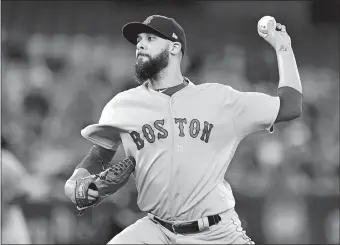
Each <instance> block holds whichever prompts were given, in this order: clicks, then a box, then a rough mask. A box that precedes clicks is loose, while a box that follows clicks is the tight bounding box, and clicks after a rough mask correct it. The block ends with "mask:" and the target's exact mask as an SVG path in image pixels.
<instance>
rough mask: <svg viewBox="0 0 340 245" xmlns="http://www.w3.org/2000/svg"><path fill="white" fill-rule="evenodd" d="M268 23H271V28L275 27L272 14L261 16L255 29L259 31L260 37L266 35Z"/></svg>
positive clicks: (268, 27)
mask: <svg viewBox="0 0 340 245" xmlns="http://www.w3.org/2000/svg"><path fill="white" fill-rule="evenodd" d="M270 25H272V27H273V29H274V28H275V27H276V20H275V18H274V17H272V16H263V17H262V18H261V19H260V20H259V21H258V23H257V30H258V32H259V35H260V36H262V37H266V36H267V35H268V31H269V29H270Z"/></svg>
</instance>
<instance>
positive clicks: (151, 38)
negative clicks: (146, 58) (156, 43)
mask: <svg viewBox="0 0 340 245" xmlns="http://www.w3.org/2000/svg"><path fill="white" fill-rule="evenodd" d="M155 38H156V37H154V36H149V37H148V41H152V40H154V39H155Z"/></svg>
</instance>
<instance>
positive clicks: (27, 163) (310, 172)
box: [1, 1, 340, 244]
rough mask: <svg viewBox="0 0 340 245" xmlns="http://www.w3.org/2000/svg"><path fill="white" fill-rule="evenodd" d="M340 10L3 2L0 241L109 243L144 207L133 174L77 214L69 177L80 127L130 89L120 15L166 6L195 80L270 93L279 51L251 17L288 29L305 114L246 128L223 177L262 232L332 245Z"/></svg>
mask: <svg viewBox="0 0 340 245" xmlns="http://www.w3.org/2000/svg"><path fill="white" fill-rule="evenodd" d="M339 9H340V5H339V1H315V2H312V1H301V2H299V1H273V2H270V1H171V2H169V1H168V2H164V1H138V2H137V1H135V2H132V1H126V2H124V1H110V2H104V1H53V2H52V1H2V6H1V22H2V32H1V37H2V49H1V57H2V63H1V64H2V71H1V77H2V86H1V111H2V113H1V122H2V130H1V135H2V154H1V159H2V161H1V162H2V175H1V176H2V178H1V179H2V216H1V219H2V242H3V243H18V242H19V241H20V240H21V241H23V242H25V241H26V242H31V243H36V244H39V243H47V244H48V243H52V244H66V243H86V244H93V243H106V242H108V241H109V240H110V239H111V238H112V237H113V236H114V235H115V234H117V232H119V231H121V230H122V229H124V228H125V227H126V226H128V225H130V224H131V223H133V222H134V221H136V220H137V219H138V218H140V217H142V216H143V215H145V214H144V213H141V212H140V211H139V209H138V207H137V205H136V195H137V193H136V187H135V183H134V180H133V179H131V180H130V181H129V183H128V184H127V186H125V187H124V188H122V189H121V190H120V191H119V192H118V193H116V194H115V195H113V196H112V197H110V198H109V199H108V200H107V201H105V202H104V203H102V204H101V205H100V206H98V207H96V208H95V209H93V210H91V211H89V212H87V213H86V214H85V215H84V216H81V217H77V216H76V209H75V206H74V205H73V204H71V203H70V201H69V200H68V199H67V198H66V197H65V195H64V189H63V187H64V183H65V181H66V179H67V178H69V177H70V175H71V174H72V172H73V170H74V168H75V166H76V165H78V163H79V162H80V161H81V159H82V158H83V156H84V155H85V154H86V153H87V151H88V149H89V147H90V146H91V144H90V143H89V142H87V141H86V140H85V139H82V138H81V136H80V130H81V129H82V128H83V127H85V126H86V125H88V124H91V123H94V122H96V121H97V120H98V119H99V116H100V113H101V110H102V108H103V106H104V105H105V103H106V102H107V101H108V100H110V99H111V98H112V97H113V96H114V95H115V94H117V93H118V92H120V91H123V90H126V89H128V88H132V87H135V86H137V84H136V83H135V82H134V80H133V64H134V57H135V48H134V47H133V46H132V45H131V44H129V43H127V42H126V41H125V40H124V38H123V37H122V35H121V28H122V26H123V25H124V24H125V23H127V22H129V21H143V20H144V19H145V18H146V17H147V16H149V15H151V14H162V15H166V16H170V17H173V18H175V19H176V20H177V21H178V22H179V23H180V24H181V25H182V26H183V27H184V29H185V31H186V34H187V40H188V51H187V55H186V57H185V60H184V64H183V73H184V75H185V76H188V77H189V78H190V79H191V80H192V81H193V82H194V83H196V84H199V83H205V82H219V83H223V84H228V85H231V86H232V87H234V88H236V89H239V90H242V91H259V92H264V93H268V94H271V95H275V94H276V89H277V84H278V80H279V76H278V70H277V61H276V57H275V52H274V50H273V49H272V48H271V47H270V45H269V44H268V43H266V42H265V41H264V40H263V39H261V38H260V37H259V36H258V34H257V30H256V26H257V21H258V20H259V19H260V18H261V17H262V16H264V15H271V16H274V17H275V18H276V20H277V21H278V22H280V23H282V24H284V25H286V26H287V31H288V33H289V34H290V36H291V38H292V46H293V49H294V52H295V56H296V59H297V63H298V67H299V71H300V76H301V80H302V84H303V91H304V106H303V115H302V116H301V117H300V118H299V119H297V120H294V121H292V122H289V123H280V124H278V125H277V126H276V128H275V133H274V134H272V135H268V134H266V133H256V134H253V135H251V136H249V137H248V138H246V139H245V140H244V141H243V142H242V143H241V145H240V146H239V148H238V150H237V152H236V154H235V157H234V159H233V161H232V164H231V166H230V167H229V170H228V173H227V174H226V179H227V180H228V181H229V182H230V184H231V186H232V187H233V189H234V195H235V197H236V210H237V211H238V212H239V214H240V216H241V219H242V223H243V226H244V227H245V228H246V231H247V234H248V235H249V236H250V237H252V238H253V240H254V241H255V242H256V243H309V244H313V243H314V244H316V243H323V244H331V243H339V32H338V30H339V29H338V28H339V26H338V24H339V16H340V13H339ZM124 157H125V156H124V154H118V155H117V156H116V157H115V159H114V161H118V160H120V159H123V158H124ZM19 180H20V181H19ZM25 227H27V229H26V228H25ZM25 230H26V232H25ZM25 234H26V235H25Z"/></svg>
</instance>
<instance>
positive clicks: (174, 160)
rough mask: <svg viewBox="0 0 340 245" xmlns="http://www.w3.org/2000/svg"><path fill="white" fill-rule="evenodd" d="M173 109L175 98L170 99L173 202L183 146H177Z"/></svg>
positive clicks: (171, 190)
mask: <svg viewBox="0 0 340 245" xmlns="http://www.w3.org/2000/svg"><path fill="white" fill-rule="evenodd" d="M173 107H174V98H173V97H171V98H170V113H171V118H172V125H173V146H172V148H173V149H172V152H173V156H172V164H171V177H170V178H171V180H170V187H169V188H170V197H171V200H174V197H175V191H176V182H177V181H176V177H177V173H178V170H177V166H176V160H177V156H176V155H177V152H178V150H179V148H181V146H180V145H179V144H177V142H176V138H177V133H178V130H177V128H176V123H175V115H174V111H173ZM173 205H174V202H173V201H171V205H170V213H171V216H172V218H174V216H175V214H174V206H173Z"/></svg>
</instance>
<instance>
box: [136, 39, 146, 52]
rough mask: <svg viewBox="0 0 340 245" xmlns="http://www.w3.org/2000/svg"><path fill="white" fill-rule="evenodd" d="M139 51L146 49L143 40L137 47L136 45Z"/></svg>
mask: <svg viewBox="0 0 340 245" xmlns="http://www.w3.org/2000/svg"><path fill="white" fill-rule="evenodd" d="M136 48H137V50H144V49H145V45H144V42H143V40H140V41H139V42H138V43H137V45H136Z"/></svg>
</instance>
